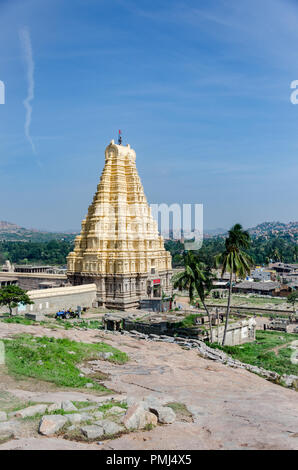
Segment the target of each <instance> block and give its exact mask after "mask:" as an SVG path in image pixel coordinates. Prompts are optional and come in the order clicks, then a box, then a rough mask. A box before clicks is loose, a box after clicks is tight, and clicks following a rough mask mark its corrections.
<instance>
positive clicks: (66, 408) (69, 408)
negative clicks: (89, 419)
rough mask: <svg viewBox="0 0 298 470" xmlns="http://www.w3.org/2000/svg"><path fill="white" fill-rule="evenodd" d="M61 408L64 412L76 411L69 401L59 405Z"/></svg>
mask: <svg viewBox="0 0 298 470" xmlns="http://www.w3.org/2000/svg"><path fill="white" fill-rule="evenodd" d="M61 408H62V410H64V411H78V409H77V407H76V406H74V404H73V403H72V402H71V401H70V400H65V401H63V402H62V403H61Z"/></svg>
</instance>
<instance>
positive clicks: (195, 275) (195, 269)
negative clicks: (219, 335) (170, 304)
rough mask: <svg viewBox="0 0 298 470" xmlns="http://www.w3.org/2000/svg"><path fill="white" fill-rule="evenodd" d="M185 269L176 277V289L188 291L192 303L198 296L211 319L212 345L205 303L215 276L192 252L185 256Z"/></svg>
mask: <svg viewBox="0 0 298 470" xmlns="http://www.w3.org/2000/svg"><path fill="white" fill-rule="evenodd" d="M184 267H185V270H184V271H183V272H181V273H178V274H176V276H174V279H173V281H174V288H178V289H185V290H188V295H189V300H190V303H192V302H193V301H194V299H195V296H196V294H197V295H198V296H199V298H200V300H201V302H202V304H203V306H204V309H205V310H206V313H207V315H208V318H209V331H210V338H209V339H210V342H211V343H212V342H213V337H212V324H211V316H210V312H209V309H208V308H207V306H206V303H205V299H206V297H207V295H208V294H209V292H210V290H211V288H212V279H213V275H212V272H211V269H209V268H207V267H206V265H205V264H204V263H202V262H200V261H199V260H198V258H197V256H196V255H195V254H194V253H193V252H192V251H188V252H187V253H186V254H185V255H184Z"/></svg>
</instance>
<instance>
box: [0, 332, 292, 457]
mask: <svg viewBox="0 0 298 470" xmlns="http://www.w3.org/2000/svg"><path fill="white" fill-rule="evenodd" d="M20 332H27V333H32V334H37V335H48V336H55V337H60V338H61V337H64V338H70V339H74V340H76V341H84V342H95V341H105V342H107V343H109V344H111V345H113V346H115V347H116V348H119V349H121V350H122V351H125V352H126V353H128V354H129V356H130V358H131V360H130V361H129V362H128V363H127V364H124V365H116V364H111V363H109V362H105V361H92V368H93V369H94V370H100V371H102V372H104V373H108V374H109V380H107V381H106V382H105V385H106V386H107V387H108V388H111V389H113V390H115V392H117V393H123V394H125V395H127V396H129V397H131V396H134V397H138V398H143V397H145V396H147V395H154V396H157V397H159V398H161V399H162V400H163V401H164V402H169V401H176V402H182V403H184V404H186V405H187V407H188V409H189V410H190V411H191V412H192V413H193V416H194V422H193V423H189V422H179V423H177V422H176V423H174V424H172V425H168V426H158V427H157V428H156V429H154V430H152V431H150V432H137V433H132V434H129V435H125V436H123V437H121V438H119V439H115V440H111V441H109V442H108V441H107V442H106V443H105V444H104V445H103V446H98V448H103V449H298V437H297V436H298V395H297V392H295V391H293V390H289V389H286V388H283V387H281V386H279V385H275V384H272V383H270V382H267V381H265V380H264V379H262V378H260V377H258V376H256V375H254V374H251V373H249V372H247V371H245V370H241V369H232V368H229V367H227V366H225V365H223V364H220V363H214V362H212V361H207V360H205V359H202V358H201V357H199V356H198V354H197V353H196V352H195V350H191V351H186V350H183V349H181V348H180V347H179V346H178V345H176V344H169V343H162V342H159V343H156V342H146V341H145V340H137V339H133V338H131V337H129V336H123V335H118V334H115V335H114V334H111V333H109V334H105V333H104V332H100V331H96V330H89V331H78V330H73V329H72V330H65V331H61V330H60V331H53V330H49V329H46V328H43V327H40V326H24V325H15V324H0V338H1V337H9V336H10V335H12V334H16V333H20ZM3 386H4V387H5V384H2V383H1V385H0V388H2V387H3ZM6 390H9V387H8V388H6ZM10 391H13V390H12V389H10ZM40 439H43V440H44V438H40ZM40 439H39V438H37V441H38V442H36V441H34V440H33V439H32V440H31V441H30V439H29V441H28V440H27V441H26V442H23V444H22V442H19V446H21V448H28V445H29V446H31V447H29V448H46V447H41V446H43V445H50V444H49V442H50V441H47V443H48V444H46V443H45V444H41V442H40ZM51 441H55V439H51ZM30 442H31V443H30ZM75 444H76V443H74V444H70V443H69V442H66V443H65V446H66V447H67V448H71V446H72V445H73V446H74V447H73V448H78V447H77V446H76V445H75ZM15 445H16V443H15V441H11V443H7V444H5V446H6V447H5V448H13V446H15ZM51 445H52V444H51ZM61 445H63V443H61V440H57V448H61V447H60V446H61ZM66 447H65V448H66ZM1 448H4V447H3V446H0V449H1Z"/></svg>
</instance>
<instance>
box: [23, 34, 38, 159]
mask: <svg viewBox="0 0 298 470" xmlns="http://www.w3.org/2000/svg"><path fill="white" fill-rule="evenodd" d="M20 40H21V44H22V49H23V54H24V59H25V63H26V66H27V82H28V90H27V97H26V98H25V100H24V101H23V103H24V106H25V109H26V117H25V125H24V130H25V136H26V138H27V140H28V142H29V143H30V145H31V147H32V150H33V152H34V153H36V149H35V145H34V142H33V140H32V137H31V134H30V126H31V118H32V106H31V101H33V99H34V60H33V53H32V45H31V38H30V33H29V30H28V28H26V27H24V28H22V29H21V30H20Z"/></svg>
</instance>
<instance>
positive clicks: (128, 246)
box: [67, 140, 172, 309]
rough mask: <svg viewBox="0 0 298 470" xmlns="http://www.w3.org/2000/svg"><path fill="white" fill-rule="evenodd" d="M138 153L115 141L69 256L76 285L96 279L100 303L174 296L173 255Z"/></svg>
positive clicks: (119, 304) (122, 304)
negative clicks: (155, 212) (162, 233)
mask: <svg viewBox="0 0 298 470" xmlns="http://www.w3.org/2000/svg"><path fill="white" fill-rule="evenodd" d="M135 160H136V153H135V151H134V150H133V149H132V148H130V146H129V145H127V146H124V145H116V144H115V143H114V141H113V140H112V141H111V143H110V144H109V145H108V147H107V148H106V150H105V166H104V169H103V172H102V175H101V178H100V182H99V184H98V186H97V191H96V193H95V195H94V198H93V202H92V204H91V205H90V206H89V209H88V214H87V216H86V219H84V220H83V221H82V230H81V234H80V235H78V236H77V237H76V239H75V248H74V251H73V252H71V253H70V254H69V255H68V257H67V276H68V278H69V280H70V282H71V283H72V284H73V285H80V284H89V283H95V284H96V285H97V303H98V306H106V307H109V308H117V309H128V308H132V307H137V306H138V305H139V301H140V299H144V298H146V299H148V298H150V297H161V295H162V292H164V293H165V294H171V292H172V287H171V277H172V263H171V255H170V253H169V252H167V251H166V250H165V248H164V243H163V238H162V237H161V236H159V233H158V227H157V222H156V221H155V220H154V219H153V217H152V214H151V209H150V207H149V205H148V203H147V200H146V197H145V194H144V190H143V186H142V183H141V180H140V177H139V175H138V172H137V169H136V163H135Z"/></svg>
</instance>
